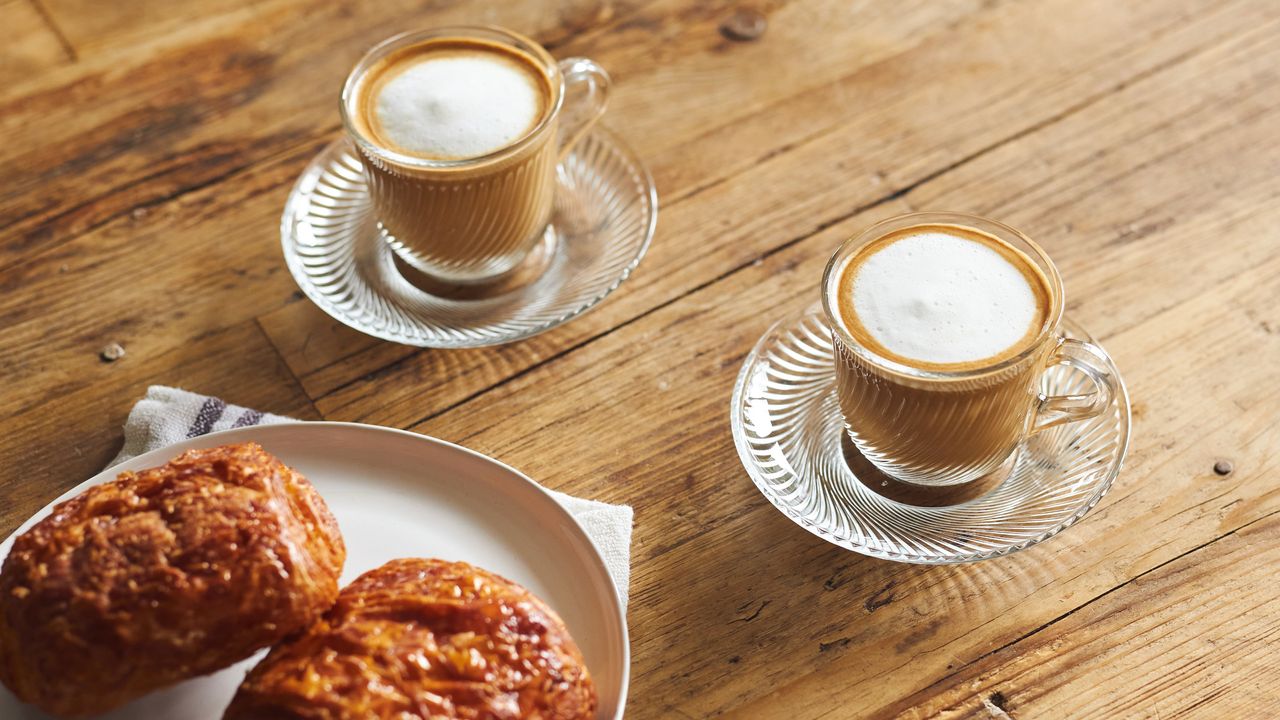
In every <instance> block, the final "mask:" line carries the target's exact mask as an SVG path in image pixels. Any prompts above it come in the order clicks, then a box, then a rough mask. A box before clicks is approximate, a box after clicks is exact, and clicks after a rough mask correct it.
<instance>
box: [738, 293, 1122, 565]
mask: <svg viewBox="0 0 1280 720" xmlns="http://www.w3.org/2000/svg"><path fill="white" fill-rule="evenodd" d="M811 316H813V317H817V318H818V319H819V320H820V321H821V322H822V324H823V325H824V326H826V324H827V319H826V317H825V316H824V314H823V312H822V310H821V308H820V307H819V306H818V305H817V304H816V303H815V304H810V305H808V306H806V307H804V308H802V309H801V310H798V311H792V312H789V313H786V314H784V315H783V316H782V317H781V318H780V319H778V320H777V321H775V322H773V323H771V324H770V325H769V327H768V328H767V329H766V330H765V331H764V332H763V333H761V335H760V337H759V338H758V339H757V340H756V342H755V344H753V345H752V347H751V351H750V352H748V353H747V356H746V358H745V359H744V360H743V361H742V366H741V368H740V369H739V370H738V376H737V378H736V379H735V380H734V385H733V394H732V395H731V398H730V401H729V424H730V429H731V431H732V434H733V445H734V449H735V450H736V451H737V453H738V462H740V463H741V464H742V467H743V470H745V471H746V473H747V476H748V477H750V478H751V482H752V484H754V485H755V486H756V490H758V491H759V492H760V494H761V495H763V496H764V497H765V499H766V500H768V501H769V504H770V505H772V506H773V507H774V509H775V510H777V511H778V512H780V513H782V515H783V516H784V517H786V518H787V519H788V520H790V521H791V522H793V523H795V524H796V525H798V526H800V527H801V528H803V529H804V530H806V531H808V532H809V533H811V534H813V535H816V536H817V537H819V538H821V539H822V540H824V541H826V542H829V543H831V544H832V545H835V546H837V547H841V548H844V549H845V550H850V551H852V552H856V553H859V554H862V555H866V556H868V557H873V558H876V559H879V560H888V561H892V562H901V563H909V564H913V565H956V564H964V563H972V562H981V561H982V560H990V559H994V558H998V557H1004V556H1006V555H1010V554H1012V553H1015V552H1018V551H1021V550H1025V549H1027V548H1030V547H1032V546H1034V545H1037V544H1039V543H1041V542H1044V541H1045V540H1048V539H1049V538H1052V537H1053V536H1055V535H1057V534H1059V533H1061V532H1062V531H1064V530H1066V529H1067V528H1069V527H1071V526H1072V525H1075V524H1076V523H1077V522H1079V521H1080V520H1081V519H1083V518H1084V516H1085V515H1087V514H1089V512H1090V511H1091V510H1093V508H1095V507H1097V505H1098V503H1100V502H1101V501H1102V498H1103V497H1104V496H1106V494H1107V493H1108V492H1110V490H1111V487H1112V485H1113V484H1114V483H1115V479H1116V478H1117V477H1119V476H1120V471H1121V470H1122V469H1123V468H1124V463H1125V460H1126V459H1127V458H1128V455H1129V445H1130V442H1131V440H1132V436H1133V433H1132V424H1133V417H1132V415H1133V412H1132V407H1131V402H1130V399H1129V389H1128V386H1127V385H1126V384H1125V381H1124V377H1123V376H1122V375H1121V373H1120V370H1119V368H1118V367H1116V365H1115V362H1114V361H1112V363H1111V365H1112V369H1113V370H1114V375H1115V379H1116V385H1117V392H1116V396H1115V400H1114V401H1113V402H1115V403H1117V404H1118V405H1119V409H1120V417H1119V420H1120V421H1121V425H1122V436H1123V437H1122V439H1121V442H1120V446H1119V448H1118V449H1117V451H1116V462H1115V468H1114V469H1113V470H1112V471H1111V472H1109V473H1108V476H1107V478H1106V479H1105V480H1104V481H1103V482H1101V483H1100V484H1099V487H1098V488H1096V489H1095V490H1094V492H1093V494H1092V495H1091V496H1090V497H1089V499H1088V501H1087V502H1086V503H1083V504H1082V505H1081V507H1080V508H1079V509H1078V510H1077V511H1076V512H1074V513H1073V514H1072V515H1071V516H1070V517H1069V518H1067V519H1065V520H1064V521H1063V522H1062V523H1061V524H1059V525H1058V526H1056V527H1054V528H1050V529H1049V530H1047V531H1045V532H1044V533H1041V534H1040V535H1038V536H1036V537H1034V538H1032V539H1030V540H1023V541H1020V542H1018V543H1015V544H1011V545H1008V546H1006V547H1004V548H1001V549H999V550H993V551H990V552H984V553H976V554H971V555H966V556H963V557H959V556H958V557H954V558H943V557H925V556H916V555H903V554H898V553H885V552H881V551H879V550H877V549H876V548H874V547H873V546H871V545H870V544H869V543H867V542H861V541H859V540H858V539H857V538H847V537H843V536H837V535H834V534H833V533H831V532H830V531H828V530H827V529H826V528H824V527H821V526H819V525H816V524H814V523H813V522H811V521H809V520H808V519H806V518H803V517H797V516H796V515H794V514H793V513H792V512H791V511H790V509H789V508H787V507H785V506H784V505H782V504H781V503H780V502H779V500H778V499H777V498H776V497H775V496H774V493H773V492H772V491H770V490H769V489H767V488H766V487H765V481H764V479H763V478H761V477H760V475H759V471H758V468H756V467H755V466H754V464H753V463H752V462H751V461H750V458H751V456H752V453H751V450H750V448H749V447H748V443H747V439H746V428H745V426H744V425H743V423H742V421H741V419H740V416H741V412H740V409H741V408H742V407H743V406H744V403H745V394H746V391H747V386H748V384H749V383H750V379H751V376H752V374H753V372H752V371H753V370H754V368H755V367H756V366H757V365H758V363H759V361H760V357H761V350H762V349H763V348H764V346H765V345H766V343H768V342H769V341H770V340H772V339H773V338H775V337H776V336H777V334H778V333H779V331H780V329H781V328H783V327H784V326H788V325H795V324H799V323H801V322H803V321H804V320H805V319H807V318H809V317H811ZM1059 327H1060V329H1066V330H1068V331H1072V330H1074V331H1078V332H1080V333H1081V334H1083V336H1084V337H1085V338H1087V339H1089V340H1091V341H1092V339H1093V336H1092V334H1090V333H1089V332H1088V330H1086V329H1085V328H1084V327H1083V326H1082V325H1080V323H1078V322H1076V321H1075V320H1074V319H1073V318H1071V317H1068V316H1066V315H1064V316H1063V318H1062V322H1061V323H1060V326H1059ZM828 329H829V328H828ZM1094 342H1096V341H1094ZM1108 357H1110V355H1109V354H1108Z"/></svg>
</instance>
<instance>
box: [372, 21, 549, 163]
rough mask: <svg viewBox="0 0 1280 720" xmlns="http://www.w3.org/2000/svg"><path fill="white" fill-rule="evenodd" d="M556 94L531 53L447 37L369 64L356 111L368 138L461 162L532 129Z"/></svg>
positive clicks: (431, 157) (511, 141)
mask: <svg viewBox="0 0 1280 720" xmlns="http://www.w3.org/2000/svg"><path fill="white" fill-rule="evenodd" d="M553 95H554V93H553V91H552V87H551V81H550V79H549V78H548V77H547V75H546V73H544V72H543V71H542V70H541V69H540V66H539V64H538V62H537V61H536V60H535V59H534V58H532V57H530V56H528V55H527V54H526V53H524V52H522V51H520V50H518V49H516V48H513V47H509V46H505V45H501V44H498V43H494V42H487V41H484V40H479V39H462V38H442V39H437V40H428V41H426V42H422V43H418V44H415V45H411V46H409V47H405V48H401V49H399V50H397V51H395V52H393V53H391V54H389V55H388V56H387V57H385V58H382V59H381V60H380V61H379V62H378V63H377V64H376V65H374V66H373V67H371V68H370V69H369V70H368V71H367V73H366V74H365V77H364V78H363V79H362V81H361V84H360V87H359V90H358V92H357V94H356V98H355V107H354V108H353V109H354V110H355V112H354V113H353V114H352V115H353V119H354V120H355V121H356V124H357V126H358V127H359V129H360V131H361V132H362V133H363V134H364V135H365V136H366V137H368V138H369V139H370V140H371V141H373V142H374V143H376V144H378V145H380V146H383V147H385V148H387V149H389V150H393V151H395V152H398V153H402V154H404V155H409V156H413V157H419V158H423V159H426V160H439V161H458V160H467V159H471V158H478V157H482V156H485V155H488V154H491V153H494V152H497V151H499V150H502V149H503V148H505V147H509V146H511V145H513V144H515V143H516V142H518V141H520V140H521V139H523V138H525V137H526V136H528V135H529V133H530V132H531V131H533V129H534V128H536V127H537V126H538V125H539V124H540V123H541V122H542V120H543V119H544V118H545V117H546V115H547V114H548V112H549V109H550V104H551V99H552V97H553Z"/></svg>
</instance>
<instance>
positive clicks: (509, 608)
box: [224, 559, 597, 720]
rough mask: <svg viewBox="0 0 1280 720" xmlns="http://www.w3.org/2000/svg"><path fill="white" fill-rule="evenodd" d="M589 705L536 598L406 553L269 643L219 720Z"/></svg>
mask: <svg viewBox="0 0 1280 720" xmlns="http://www.w3.org/2000/svg"><path fill="white" fill-rule="evenodd" d="M596 702H597V701H596V691H595V686H594V684H593V683H592V681H591V676H590V674H589V673H588V672H587V668H586V665H584V664H583V660H582V654H581V653H580V652H579V651H578V647H577V645H575V644H574V642H573V639H572V638H570V637H569V632H568V630H566V629H565V626H564V623H563V622H562V621H561V620H560V618H559V617H558V616H557V615H556V614H555V612H554V611H553V610H552V609H551V608H549V607H547V605H546V603H544V602H542V601H541V600H539V599H538V598H536V597H534V596H533V594H532V593H530V592H529V591H528V590H526V589H524V588H523V587H521V586H519V585H517V584H515V583H513V582H511V581H510V580H506V579H503V578H501V577H499V576H497V575H494V574H493V573H490V572H487V571H485V570H481V569H480V568H476V567H472V566H471V565H467V564H466V563H455V562H445V561H443V560H422V559H406V560H393V561H391V562H389V563H387V564H386V565H383V566H382V567H380V568H377V569H375V570H370V571H369V572H367V573H365V574H363V575H361V576H360V577H359V578H357V579H356V581H355V582H353V583H351V584H350V585H348V586H347V587H346V588H344V589H343V590H342V593H341V594H340V595H339V596H338V602H337V603H336V604H335V605H334V607H333V609H331V610H330V611H329V612H327V613H325V615H324V617H323V618H321V619H320V621H319V622H317V623H316V624H315V625H313V626H311V628H309V629H308V630H307V631H306V632H304V633H302V634H301V635H298V636H295V637H292V638H290V639H288V640H286V641H284V642H283V643H281V644H279V645H277V646H276V647H275V648H273V649H272V650H271V653H270V654H268V655H267V657H266V658H265V659H263V661H262V662H261V663H259V664H258V666H257V667H255V668H254V669H253V670H252V671H251V672H250V673H249V675H248V677H246V678H245V681H244V683H243V684H242V685H241V686H240V690H239V692H237V693H236V696H235V699H234V700H233V701H232V703H231V706H230V707H229V708H228V709H227V713H226V715H225V716H224V720H267V719H268V718H270V719H271V720H304V719H305V720H357V719H359V720H366V719H367V718H396V720H426V719H428V718H429V719H430V720H443V719H445V718H466V719H468V720H472V719H474V720H482V719H483V720H515V719H516V718H522V719H524V720H586V719H587V718H593V717H594V716H595V711H596Z"/></svg>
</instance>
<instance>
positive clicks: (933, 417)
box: [822, 213, 1116, 486]
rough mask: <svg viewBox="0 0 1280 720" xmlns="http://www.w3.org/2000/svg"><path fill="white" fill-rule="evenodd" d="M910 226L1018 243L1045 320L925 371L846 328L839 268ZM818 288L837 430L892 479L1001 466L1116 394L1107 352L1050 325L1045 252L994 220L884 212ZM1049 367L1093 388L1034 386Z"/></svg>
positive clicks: (972, 474) (968, 476) (837, 258)
mask: <svg viewBox="0 0 1280 720" xmlns="http://www.w3.org/2000/svg"><path fill="white" fill-rule="evenodd" d="M914 226H930V227H933V226H942V227H955V228H956V229H957V231H974V230H976V231H978V232H979V233H982V234H984V235H987V236H990V237H993V238H996V239H997V240H999V241H1001V242H1003V243H1005V244H1007V245H1008V246H1010V247H1011V248H1013V249H1014V250H1016V251H1018V253H1019V254H1020V255H1022V256H1023V257H1024V258H1025V259H1026V260H1027V261H1029V262H1031V263H1033V264H1034V265H1035V267H1036V268H1037V269H1038V270H1039V271H1040V274H1041V276H1042V277H1043V278H1044V280H1045V282H1046V284H1047V288H1046V290H1047V294H1048V307H1047V308H1046V312H1045V319H1044V321H1043V323H1042V325H1041V327H1040V328H1039V331H1038V332H1037V333H1036V335H1035V337H1034V338H1033V339H1032V340H1030V341H1029V342H1028V343H1027V344H1026V346H1025V347H1024V348H1022V349H1021V350H1020V351H1019V352H1018V353H1017V354H1016V355H1014V356H1012V357H1009V358H1007V359H1005V360H1001V361H998V362H994V363H991V364H988V365H985V366H981V367H974V368H965V369H958V370H939V369H930V368H928V367H927V366H926V365H925V364H924V363H921V365H920V366H913V365H909V364H906V363H905V362H903V361H900V360H895V359H893V358H888V357H885V356H884V355H882V354H880V353H878V352H877V351H876V350H875V349H873V348H870V347H867V346H866V345H865V344H863V343H861V342H859V341H858V339H857V338H856V337H855V336H854V335H853V333H852V332H850V330H849V327H848V325H847V324H846V322H845V321H843V320H842V319H841V310H840V308H841V303H840V299H839V296H840V293H841V288H840V278H841V277H842V275H843V272H844V270H845V268H846V267H847V266H848V264H849V262H850V261H851V260H853V259H854V258H856V257H857V256H858V254H859V253H860V252H861V251H862V250H863V249H864V248H865V247H867V246H868V244H870V243H872V242H874V241H876V240H878V239H880V238H882V237H884V236H885V235H887V234H889V233H892V232H896V231H899V230H903V229H906V228H911V227H914ZM822 286H823V296H822V303H823V308H824V309H825V312H826V315H827V320H828V323H829V324H830V327H831V333H832V340H833V344H834V347H835V368H836V379H837V386H838V391H839V392H838V398H839V401H840V410H841V413H842V415H843V416H844V420H845V428H846V430H847V432H848V434H849V438H850V439H851V440H852V441H853V443H854V445H855V446H857V448H858V450H859V451H860V452H861V453H862V455H863V456H865V457H866V459H867V460H869V461H870V462H871V463H872V464H873V465H875V466H876V468H877V469H879V470H880V471H882V472H884V473H886V474H887V475H889V476H891V477H893V478H895V479H897V480H901V481H903V482H908V483H914V484H918V485H931V486H943V485H958V484H962V483H966V482H969V481H971V480H975V479H977V478H979V477H981V476H983V475H986V474H988V473H990V472H992V471H993V470H995V469H996V468H998V467H1000V466H1001V465H1002V464H1004V462H1005V461H1006V460H1007V459H1008V458H1009V456H1010V455H1011V454H1013V451H1014V450H1015V449H1016V448H1017V447H1018V445H1019V444H1020V443H1021V442H1022V441H1023V440H1025V439H1026V438H1027V437H1028V436H1030V435H1031V434H1033V433H1035V432H1039V431H1040V430H1043V429H1045V428H1048V427H1052V426H1054V425H1059V424H1062V423H1065V422H1072V421H1076V420H1083V419H1086V418H1089V417H1093V416H1096V415H1097V414H1099V413H1101V412H1102V411H1103V410H1104V409H1105V408H1106V407H1108V406H1109V405H1110V403H1111V398H1112V396H1113V395H1114V393H1115V389H1116V388H1115V381H1114V379H1113V378H1112V377H1110V375H1109V369H1108V368H1109V367H1110V360H1109V358H1107V357H1106V354H1105V353H1104V352H1103V351H1102V350H1101V349H1100V348H1098V347H1097V346H1096V345H1093V344H1092V343H1088V342H1084V341H1081V340H1075V339H1067V338H1064V337H1063V336H1062V334H1061V333H1060V332H1059V324H1060V323H1061V321H1062V308H1063V290H1062V278H1061V276H1060V275H1059V274H1058V270H1057V268H1056V267H1054V265H1053V262H1052V261H1051V260H1050V259H1049V256H1048V255H1047V254H1046V253H1045V252H1044V250H1042V249H1041V248H1040V246H1039V245H1036V244H1035V243H1034V242H1032V241H1031V240H1030V239H1028V238H1027V237H1026V236H1024V235H1023V234H1022V233H1020V232H1018V231H1017V230H1014V229H1013V228H1010V227H1008V226H1006V225H1003V224H1001V223H998V222H995V221H992V220H987V219H985V218H980V217H976V216H973V215H963V214H960V213H913V214H910V215H902V216H899V217H895V218H890V219H889V220H885V221H883V222H880V223H878V224H876V225H874V226H872V227H871V228H868V229H867V230H866V231H865V232H863V233H861V234H860V235H857V236H855V237H853V238H851V239H850V240H848V241H847V242H845V243H844V244H843V245H842V246H841V247H840V249H839V250H837V251H836V253H835V255H834V256H833V257H832V258H831V262H830V263H829V264H828V265H827V270H826V274H825V276H824V278H823V283H822ZM1054 365H1068V366H1070V367H1071V368H1073V369H1075V370H1078V371H1079V372H1080V373H1081V374H1082V375H1083V376H1084V377H1085V379H1086V380H1087V381H1088V383H1089V384H1092V385H1093V386H1094V387H1093V388H1092V392H1081V393H1071V394H1066V395H1051V394H1046V393H1044V392H1041V391H1040V384H1039V381H1040V377H1041V376H1042V375H1043V374H1044V373H1045V371H1046V368H1048V367H1049V366H1054ZM1086 390H1088V388H1086Z"/></svg>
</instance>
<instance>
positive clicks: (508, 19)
mask: <svg viewBox="0 0 1280 720" xmlns="http://www.w3.org/2000/svg"><path fill="white" fill-rule="evenodd" d="M42 2H45V3H47V5H48V8H49V12H50V15H52V16H53V17H54V18H56V19H57V21H58V22H59V24H60V25H61V26H62V27H64V28H65V31H66V34H67V36H68V38H69V39H70V40H71V41H72V42H73V43H74V44H75V46H76V47H77V48H79V49H80V52H81V54H82V55H83V56H85V57H86V58H87V59H88V60H91V61H92V60H95V59H98V58H100V57H122V56H123V57H129V56H131V55H134V54H136V53H137V52H138V51H139V50H140V49H141V48H153V47H164V46H174V45H180V44H183V43H189V42H190V41H191V39H192V38H193V37H195V36H197V35H200V34H206V33H209V32H217V31H218V30H219V29H220V28H226V27H230V26H235V25H237V24H240V25H242V24H244V23H245V22H246V21H254V20H261V19H267V18H268V17H269V16H270V12H268V10H269V9H270V8H273V7H279V8H286V9H287V11H288V13H289V16H290V18H289V19H291V20H292V21H293V24H295V25H296V24H299V23H300V22H302V20H303V19H308V20H309V19H311V16H312V14H313V13H315V12H316V11H317V10H320V9H322V8H321V7H320V6H321V5H324V4H326V3H321V2H316V0H267V1H266V2H263V1H262V0H257V1H255V2H252V3H245V2H241V1H240V0H181V1H179V2H173V1H172V0H131V2H128V3H110V4H104V3H100V2H95V1H94V0H42ZM639 4H640V3H637V2H631V1H629V0H621V1H617V0H528V1H525V2H519V3H512V2H506V1H504V0H467V1H459V0H450V1H439V0H437V1H435V2H431V3H428V4H425V6H424V3H421V2H413V1H412V0H391V1H388V0H383V1H382V2H370V1H369V0H363V1H361V0H357V1H355V2H349V3H345V4H344V6H343V8H341V15H339V17H342V18H344V19H345V20H346V21H347V23H348V24H350V23H352V22H356V23H365V22H386V19H387V18H393V17H399V18H400V19H401V23H400V24H401V28H402V29H403V30H408V29H412V28H415V27H426V26H428V25H444V24H460V23H466V24H476V23H485V24H494V25H503V26H507V27H513V28H525V29H528V30H529V31H530V32H534V31H535V29H536V30H545V31H548V32H550V33H552V34H550V35H549V36H548V39H549V40H552V41H554V40H556V39H559V38H561V37H562V34H566V33H574V32H583V31H585V30H588V29H590V28H591V27H593V26H595V25H597V24H599V23H601V22H605V21H608V20H610V19H612V18H613V17H615V16H616V15H618V14H623V15H625V14H627V13H629V12H630V11H631V10H633V9H634V8H636V7H638V6H639ZM553 28H554V30H553Z"/></svg>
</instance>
